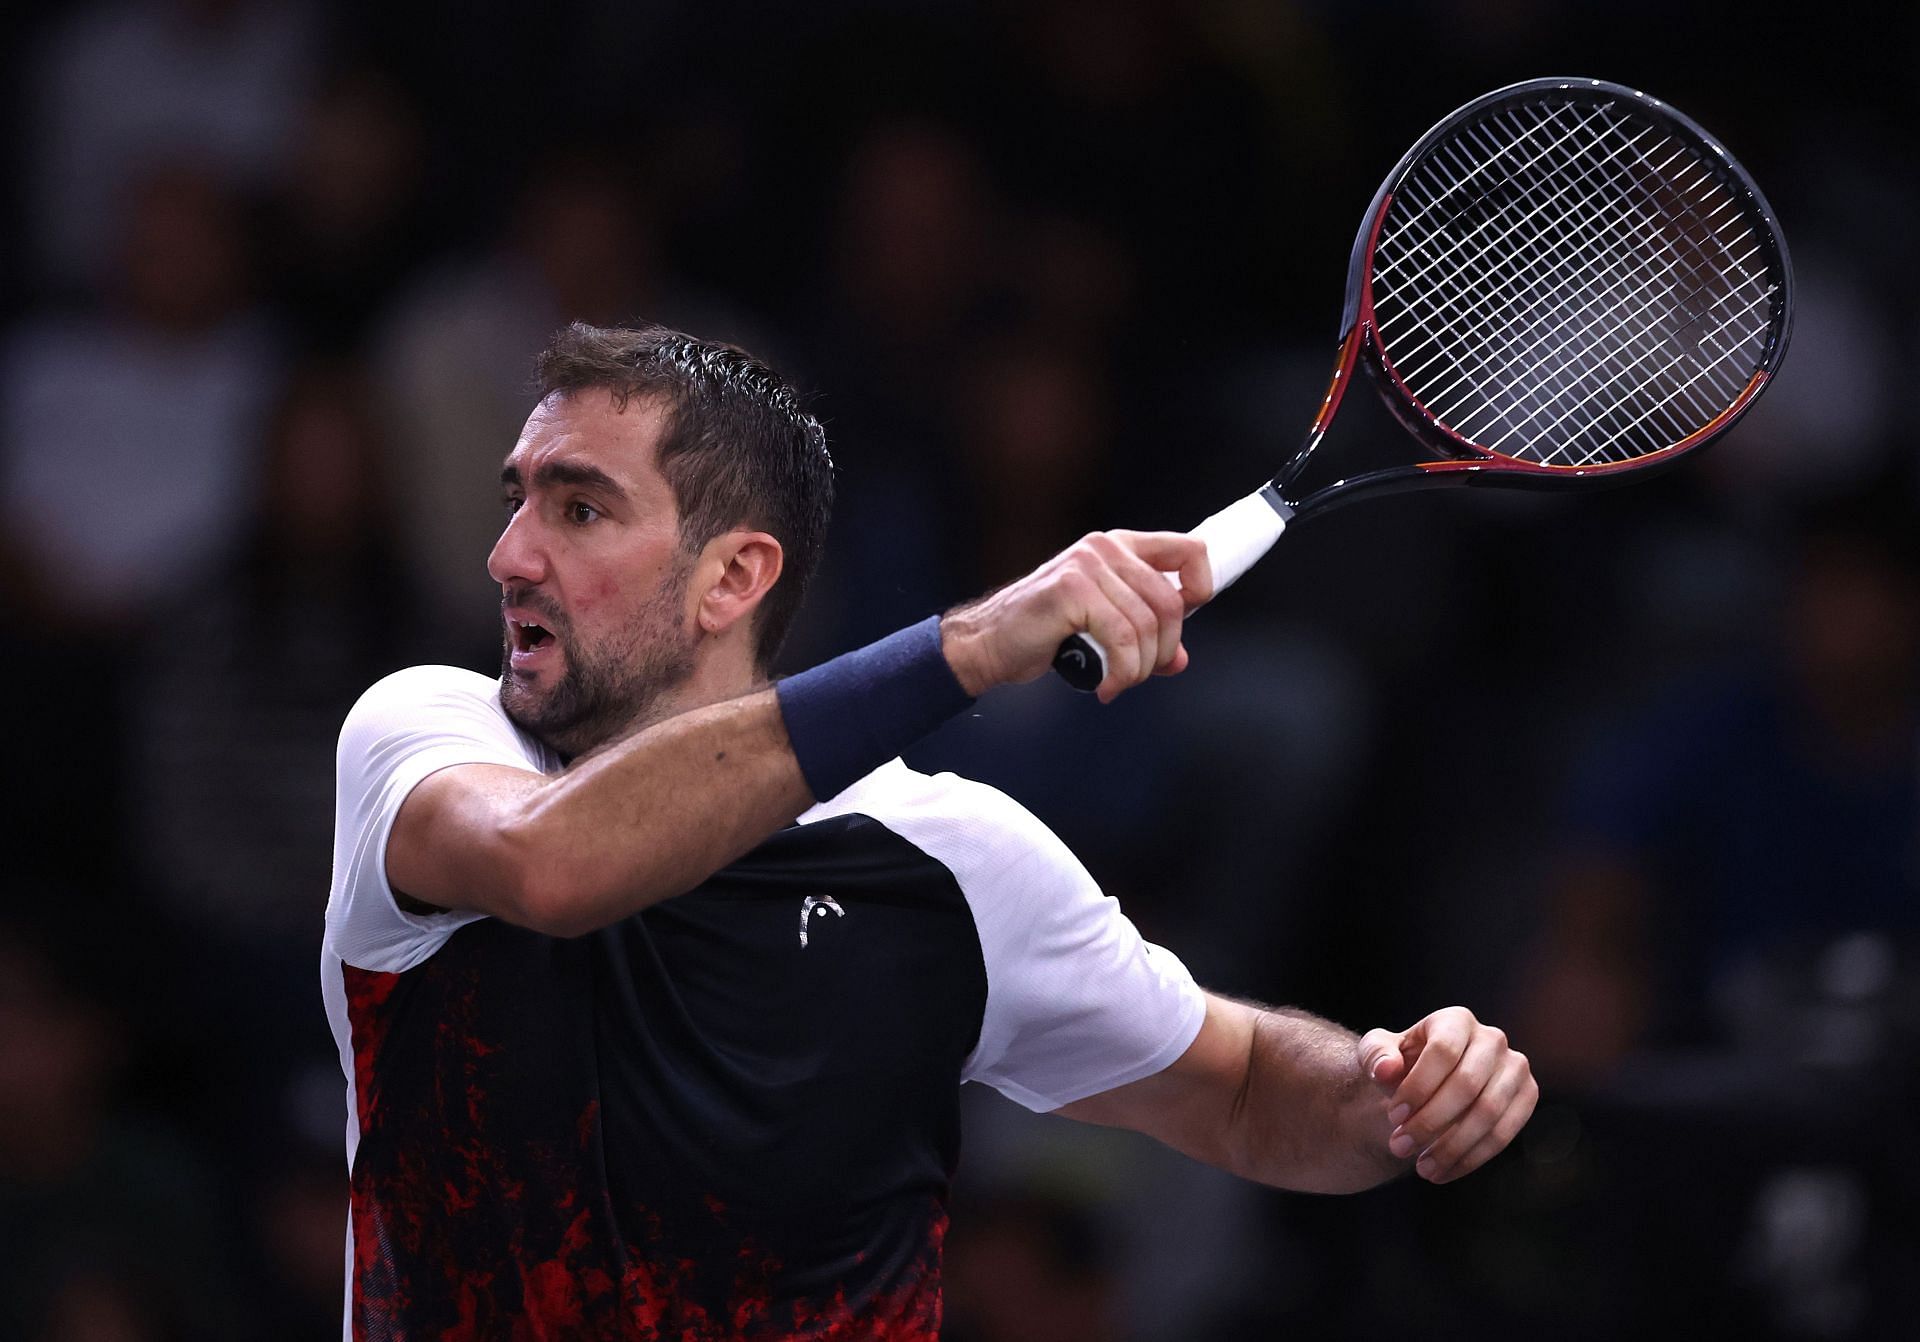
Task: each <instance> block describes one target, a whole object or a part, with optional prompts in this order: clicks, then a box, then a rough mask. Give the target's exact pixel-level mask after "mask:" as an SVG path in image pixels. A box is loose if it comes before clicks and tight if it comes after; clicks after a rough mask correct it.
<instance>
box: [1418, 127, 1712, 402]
mask: <svg viewBox="0 0 1920 1342" xmlns="http://www.w3.org/2000/svg"><path fill="white" fill-rule="evenodd" d="M1540 124H1545V123H1540ZM1479 138H1480V139H1481V141H1482V143H1483V144H1484V143H1485V137H1484V135H1483V136H1481V137H1479ZM1563 138H1564V137H1563ZM1515 143H1521V141H1519V140H1516V141H1515ZM1631 147H1634V148H1638V146H1637V145H1636V146H1631ZM1454 157H1455V158H1456V159H1457V158H1458V154H1457V152H1456V153H1455V154H1454ZM1618 157H1619V151H1618V147H1616V151H1615V152H1614V153H1613V154H1612V155H1609V158H1610V159H1617V158H1618ZM1656 166H1657V165H1656ZM1582 175H1583V176H1585V177H1587V178H1589V179H1590V178H1591V176H1592V174H1591V173H1590V172H1589V173H1585V174H1582ZM1560 177H1561V179H1562V180H1561V183H1560V185H1559V187H1558V188H1557V192H1556V194H1557V195H1559V196H1564V195H1565V194H1566V193H1567V190H1568V185H1569V183H1568V182H1567V181H1566V180H1565V177H1566V175H1565V174H1560ZM1442 180H1447V179H1446V177H1445V174H1442ZM1515 202H1518V203H1521V204H1523V205H1526V206H1530V207H1534V208H1533V209H1531V210H1529V212H1528V215H1529V217H1530V216H1531V215H1532V214H1535V213H1537V212H1538V208H1537V207H1539V206H1540V205H1541V204H1542V203H1543V202H1542V200H1541V198H1540V197H1539V196H1538V194H1537V193H1526V192H1521V193H1519V194H1517V195H1513V196H1512V198H1511V199H1510V200H1509V201H1508V202H1507V208H1506V209H1503V210H1498V211H1495V212H1494V213H1493V214H1492V216H1491V217H1492V218H1495V219H1509V218H1510V217H1511V216H1512V215H1513V214H1514V210H1513V208H1512V207H1513V205H1514V203H1515ZM1547 203H1551V202H1547ZM1637 213H1638V214H1639V216H1640V220H1641V222H1642V224H1643V225H1644V220H1645V218H1646V214H1645V212H1644V211H1637ZM1632 222H1633V221H1632V218H1631V216H1625V215H1616V217H1615V218H1613V219H1610V220H1605V221H1603V223H1602V225H1601V227H1602V229H1603V230H1607V231H1611V232H1614V233H1616V234H1617V233H1618V232H1619V231H1620V229H1621V228H1622V227H1623V225H1625V226H1630V225H1631V223H1632ZM1514 227H1515V225H1514V224H1512V223H1509V224H1508V229H1507V231H1508V232H1509V233H1510V232H1511V231H1512V230H1513V228H1514ZM1587 231H1588V233H1589V234H1591V233H1592V232H1593V229H1592V228H1591V226H1589V228H1588V230H1587ZM1618 241H1619V239H1618V238H1615V239H1613V242H1614V244H1615V247H1616V250H1617V249H1618V248H1617V244H1618ZM1522 255H1523V256H1524V255H1525V253H1524V250H1523V251H1522ZM1680 256H1681V259H1683V260H1685V259H1687V258H1685V256H1684V253H1681V254H1680ZM1529 269H1530V271H1531V273H1528V274H1526V275H1525V278H1526V279H1527V280H1529V281H1531V282H1532V283H1533V285H1534V288H1533V291H1532V297H1533V299H1534V300H1535V301H1534V302H1533V304H1532V306H1531V307H1529V308H1526V309H1523V310H1521V311H1520V312H1519V313H1518V314H1517V319H1516V320H1515V321H1513V322H1510V323H1509V324H1508V329H1506V330H1502V331H1500V332H1497V333H1496V335H1499V336H1505V337H1507V338H1508V339H1507V340H1506V342H1505V344H1504V345H1503V344H1501V343H1500V342H1498V341H1496V342H1494V343H1493V344H1492V345H1491V347H1490V348H1486V349H1483V350H1481V351H1480V352H1479V355H1478V360H1477V362H1478V363H1480V364H1483V365H1488V364H1491V363H1493V362H1495V361H1496V360H1499V359H1504V358H1510V357H1511V350H1510V348H1508V346H1510V345H1511V344H1512V338H1513V336H1514V335H1515V333H1516V330H1517V333H1518V335H1520V336H1522V337H1526V336H1530V335H1533V334H1534V333H1535V332H1536V331H1537V329H1538V328H1539V326H1540V313H1541V309H1542V308H1543V307H1544V308H1545V310H1546V311H1549V312H1551V311H1552V310H1553V305H1551V304H1545V305H1543V304H1541V303H1539V302H1538V301H1537V300H1538V299H1539V297H1540V296H1541V294H1543V293H1551V292H1552V291H1553V287H1554V284H1564V283H1565V276H1564V275H1557V276H1551V277H1549V278H1550V279H1551V280H1552V281H1553V283H1549V284H1545V285H1543V284H1541V283H1540V280H1541V276H1540V274H1539V267H1538V265H1537V264H1535V265H1534V266H1532V267H1530V268H1529ZM1673 269H1674V268H1673V267H1672V266H1669V267H1667V268H1666V271H1665V272H1662V271H1654V272H1650V273H1640V274H1635V273H1633V272H1631V271H1627V270H1623V269H1622V268H1621V267H1620V266H1618V265H1611V266H1609V267H1607V268H1606V269H1605V270H1604V271H1600V272H1597V273H1596V275H1595V276H1594V277H1592V278H1590V280H1589V282H1588V284H1587V285H1586V303H1585V305H1584V306H1585V307H1586V308H1592V307H1593V306H1594V305H1595V304H1596V303H1597V302H1599V301H1601V300H1610V299H1617V298H1619V297H1620V296H1621V295H1622V293H1623V292H1629V291H1630V290H1631V289H1632V288H1639V289H1641V290H1643V291H1645V292H1650V293H1651V294H1653V295H1654V296H1655V297H1657V298H1664V297H1667V296H1669V295H1670V293H1671V289H1672V286H1673V284H1674V283H1675V282H1676V281H1675V280H1672V279H1668V284H1667V286H1666V288H1665V289H1664V290H1663V289H1660V288H1654V289H1651V290H1646V289H1645V286H1646V285H1647V284H1648V283H1649V282H1650V281H1657V280H1660V279H1665V278H1668V274H1669V273H1670V272H1671V271H1672V270H1673ZM1694 287H1695V288H1696V289H1697V288H1698V287H1699V286H1698V285H1697V284H1696V285H1695V286H1694ZM1486 298H1487V295H1484V294H1475V295H1473V297H1472V299H1470V300H1468V305H1469V306H1472V305H1473V303H1475V302H1478V303H1484V302H1485V300H1486ZM1647 307H1648V305H1647V304H1645V303H1642V304H1640V305H1639V306H1638V307H1637V308H1635V307H1629V308H1628V309H1627V314H1628V315H1629V316H1637V315H1640V314H1641V313H1643V312H1644V311H1646V310H1647ZM1560 315H1561V316H1562V317H1563V318H1565V316H1566V314H1565V313H1564V312H1562V313H1561V314H1560ZM1582 318H1585V319H1586V320H1584V321H1582V320H1580V319H1582ZM1592 325H1593V322H1592V320H1591V318H1590V316H1589V314H1588V313H1587V312H1585V311H1576V313H1575V314H1574V320H1573V321H1567V320H1562V321H1560V322H1559V323H1557V324H1556V325H1555V327H1554V328H1552V329H1555V330H1557V331H1559V332H1560V333H1561V334H1562V336H1563V337H1564V336H1565V335H1567V334H1571V335H1572V336H1573V337H1575V339H1572V340H1568V339H1565V338H1562V339H1560V340H1559V341H1558V345H1559V346H1560V348H1561V349H1563V350H1564V349H1565V348H1566V347H1569V346H1571V347H1575V348H1577V347H1578V345H1579V343H1580V341H1579V338H1581V337H1585V336H1587V335H1589V334H1591V327H1592ZM1627 348H1628V350H1629V352H1633V353H1635V354H1636V355H1643V354H1645V353H1647V352H1648V351H1647V350H1646V349H1645V348H1644V347H1642V346H1641V345H1639V344H1638V343H1637V342H1635V341H1631V340H1630V341H1628V342H1627ZM1545 357H1546V359H1547V362H1545V363H1543V364H1541V365H1540V367H1539V368H1537V369H1536V370H1535V372H1536V381H1535V383H1534V384H1533V387H1532V389H1531V394H1530V395H1528V396H1526V397H1524V398H1523V406H1522V408H1526V407H1525V405H1524V401H1526V400H1530V401H1532V402H1533V405H1532V406H1531V408H1530V409H1528V413H1527V414H1525V415H1521V416H1512V415H1509V416H1508V418H1509V419H1517V420H1518V421H1519V422H1518V423H1516V424H1515V426H1514V428H1513V429H1510V430H1509V436H1510V435H1511V433H1512V432H1515V431H1517V430H1519V429H1524V428H1527V427H1530V423H1529V422H1530V421H1532V420H1537V419H1538V418H1539V412H1540V411H1541V410H1542V409H1543V408H1544V407H1545V406H1546V405H1552V404H1556V403H1557V401H1558V400H1561V399H1566V398H1565V395H1564V393H1565V392H1566V391H1567V390H1568V388H1567V387H1566V386H1558V387H1556V386H1555V384H1554V375H1555V374H1557V373H1559V372H1561V371H1562V367H1559V366H1556V364H1555V361H1554V349H1553V347H1552V346H1549V348H1548V350H1547V352H1546V355H1545ZM1638 362H1639V361H1637V360H1628V361H1626V364H1625V365H1623V364H1621V363H1620V362H1618V361H1616V362H1614V363H1612V364H1608V365H1604V366H1606V367H1609V368H1611V369H1613V370H1614V371H1615V372H1617V373H1620V374H1628V373H1632V372H1633V371H1635V369H1636V368H1637V367H1638ZM1557 363H1558V365H1562V366H1564V365H1567V364H1568V363H1569V360H1568V359H1567V358H1566V357H1565V355H1564V353H1563V354H1561V357H1560V358H1559V359H1558V361H1557ZM1468 371H1469V372H1472V371H1477V370H1476V369H1473V368H1469V369H1468ZM1613 380H1614V381H1618V378H1617V377H1615V378H1614V379H1613ZM1459 381H1460V379H1458V378H1456V379H1455V382H1456V384H1457V383H1458V382H1459ZM1444 390H1445V389H1442V391H1444ZM1689 390H1690V389H1686V388H1683V389H1682V392H1681V394H1682V395H1683V396H1686V395H1688V394H1689ZM1556 391H1557V392H1559V393H1561V395H1560V396H1559V397H1555V396H1554V394H1553V393H1555V392H1556ZM1575 404H1577V402H1576V403H1575ZM1439 408H1440V409H1441V410H1442V411H1445V410H1447V409H1448V407H1445V406H1441V407H1439ZM1696 408H1697V407H1696ZM1489 418H1497V416H1490V417H1489ZM1465 427H1467V428H1469V429H1481V428H1484V427H1486V425H1485V424H1484V423H1483V424H1467V425H1466V426H1465Z"/></svg>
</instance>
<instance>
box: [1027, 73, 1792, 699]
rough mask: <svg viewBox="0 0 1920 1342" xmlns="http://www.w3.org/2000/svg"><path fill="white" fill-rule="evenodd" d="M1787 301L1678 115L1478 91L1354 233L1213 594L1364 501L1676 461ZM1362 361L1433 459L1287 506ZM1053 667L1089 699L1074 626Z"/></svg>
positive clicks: (1708, 146)
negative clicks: (1319, 384) (1293, 409)
mask: <svg viewBox="0 0 1920 1342" xmlns="http://www.w3.org/2000/svg"><path fill="white" fill-rule="evenodd" d="M1792 288H1793V276H1792V272H1791V270H1790V268H1789V266H1788V263H1787V247H1786V242H1785V241H1784V240H1783V239H1782V238H1781V236H1780V229H1779V225H1778V224H1776V223H1775V221H1774V217H1773V211H1772V210H1771V209H1770V208H1769V207H1768V205H1767V202H1766V200H1765V198H1764V197H1762V196H1761V194H1760V191H1759V188H1758V187H1756V186H1754V184H1753V181H1752V179H1751V178H1749V177H1748V176H1747V174H1746V172H1745V170H1744V169H1742V168H1741V166H1740V165H1739V164H1738V163H1736V162H1735V161H1734V160H1733V156H1732V155H1730V154H1728V153H1727V151H1726V150H1724V149H1722V148H1721V147H1720V145H1719V144H1718V143H1717V142H1716V141H1714V140H1713V138H1712V137H1710V136H1709V135H1708V134H1707V133H1706V132H1705V131H1703V130H1702V129H1701V128H1700V127H1699V126H1697V125H1695V124H1694V123H1693V122H1692V121H1691V120H1689V119H1688V118H1687V117H1685V116H1682V115H1681V114H1680V113H1679V112H1677V111H1675V110H1674V109H1673V108H1671V107H1668V106H1667V105H1666V104H1664V103H1662V102H1659V101H1658V100H1656V99H1653V98H1649V97H1648V96H1647V95H1645V94H1644V93H1638V92H1635V91H1634V90H1632V89H1628V88H1622V87H1621V86H1620V85H1618V84H1607V83H1602V82H1601V81H1599V80H1595V79H1534V80H1529V81H1527V82H1526V83H1523V84H1514V85H1512V86H1510V87H1508V88H1504V89H1499V90H1497V91H1495V92H1493V93H1489V94H1487V95H1486V96H1485V97H1482V98H1477V99H1475V100H1474V101H1473V102H1470V103H1468V104H1467V105H1466V106H1465V107H1462V108H1461V109H1459V110H1458V111H1457V112H1454V113H1453V114H1452V115H1451V116H1449V117H1447V118H1446V119H1445V120H1444V121H1442V122H1440V124H1439V125H1437V126H1435V127H1434V128H1433V129H1432V130H1430V131H1428V132H1427V133H1426V134H1425V135H1424V136H1422V137H1421V139H1420V142H1419V143H1418V144H1416V145H1414V147H1413V148H1412V149H1411V150H1409V151H1408V152H1407V155H1406V157H1405V158H1403V159H1401V160H1400V163H1399V165H1398V166H1397V167H1395V168H1394V170H1393V171H1392V172H1391V173H1389V174H1388V175H1387V180H1386V181H1385V182H1383V183H1382V184H1381V186H1380V191H1379V194H1377V195H1376V196H1375V197H1374V200H1373V204H1372V205H1371V206H1370V207H1369V208H1368V210H1367V213H1366V217H1365V218H1364V219H1362V220H1361V223H1360V233H1359V236H1358V237H1357V238H1355V240H1354V244H1353V258H1352V260H1351V262H1350V263H1349V265H1348V270H1347V301H1346V307H1345V309H1344V311H1343V313H1342V316H1341V331H1340V354H1339V359H1338V361H1337V362H1336V364H1335V366H1334V371H1333V382H1332V384H1331V385H1330V386H1329V387H1328V388H1327V395H1326V399H1325V401H1324V402H1323V403H1322V404H1321V406H1320V413H1319V414H1318V415H1317V416H1315V418H1314V421H1313V426H1312V428H1311V429H1310V430H1309V431H1308V433H1307V439H1306V442H1305V443H1304V444H1303V445H1302V446H1301V448H1300V450H1299V451H1298V452H1296V453H1294V455H1293V457H1292V459H1291V460H1289V461H1288V462H1287V464H1286V465H1285V466H1284V467H1283V468H1282V469H1281V471H1280V473H1279V474H1278V475H1276V476H1275V477H1274V478H1273V479H1272V481H1270V482H1269V483H1267V484H1265V485H1263V486H1261V487H1260V488H1259V489H1257V490H1255V491H1254V492H1253V493H1251V494H1249V495H1247V496H1246V497H1245V498H1243V499H1241V500H1239V501H1238V502H1237V503H1234V504H1231V505H1229V506H1228V507H1226V508H1224V509H1222V510H1221V511H1220V512H1217V513H1215V514H1214V515H1213V516H1212V517H1209V518H1208V519H1207V520H1206V521H1204V522H1202V523H1201V524H1200V525H1199V526H1197V527H1195V528H1194V529H1193V534H1194V535H1196V536H1198V537H1200V538H1201V539H1202V540H1204V541H1205V542H1206V545H1207V555H1208V558H1209V559H1210V560H1211V562H1212V565H1213V584H1214V592H1215V594H1216V595H1218V593H1219V592H1221V591H1223V590H1225V589H1226V587H1227V586H1228V585H1229V584H1231V583H1232V582H1234V581H1235V580H1236V579H1238V578H1239V577H1240V575H1241V574H1243V573H1245V572H1246V571H1247V570H1248V569H1249V568H1250V567H1252V565H1253V564H1254V562H1255V561H1256V560H1258V559H1259V558H1260V557H1261V556H1262V555H1264V554H1265V553H1266V552H1267V551H1268V550H1269V549H1271V548H1272V547H1273V543H1274V542H1275V541H1277V540H1278V539H1279V538H1280V535H1281V533H1282V532H1283V531H1285V530H1286V528H1287V527H1288V525H1289V524H1290V523H1294V522H1296V521H1298V520H1300V519H1304V518H1306V517H1308V516H1310V515H1312V514H1314V513H1317V512H1324V511H1326V510H1328V509H1331V508H1333V507H1336V506H1338V505H1340V504H1343V503H1348V502H1351V501H1352V500H1354V499H1358V498H1367V497H1371V496H1374V495H1379V494H1390V493H1396V492H1399V491H1401V490H1408V489H1428V488H1434V487H1438V486H1442V485H1512V486H1519V487H1523V488H1555V487H1562V486H1571V487H1581V486H1594V485H1601V484H1607V483H1613V482H1617V481H1620V480H1624V479H1627V478H1629V477H1636V478H1637V477H1638V475H1639V474H1640V473H1643V472H1650V471H1654V470H1658V469H1660V468H1662V467H1664V466H1668V465H1671V464H1672V463H1673V462H1675V461H1677V460H1679V459H1680V457H1682V456H1683V455H1685V454H1686V453H1688V452H1691V451H1693V450H1695V449H1696V448H1699V447H1702V446H1704V445H1705V444H1707V443H1709V442H1711V441H1712V440H1713V439H1714V438H1716V437H1718V436H1719V435H1720V434H1722V433H1725V432H1726V431H1727V429H1728V428H1730V427H1731V426H1732V425H1733V422H1734V421H1735V420H1737V419H1739V418H1740V416H1741V415H1742V414H1743V413H1744V412H1745V411H1746V409H1747V407H1749V406H1751V405H1752V404H1753V402H1754V398H1756V397H1757V396H1759V394H1760V392H1761V390H1762V389H1763V388H1764V387H1765V386H1766V385H1767V381H1768V379H1769V378H1771V377H1772V376H1773V374H1774V372H1775V371H1776V370H1777V369H1778V368H1779V367H1780V360H1781V357H1782V356H1783V355H1784V354H1785V353H1786V348H1787V333H1788V329H1789V327H1790V325H1791V318H1792V311H1793V309H1792ZM1361 364H1364V365H1365V367H1366V369H1367V371H1368V373H1369V374H1371V375H1372V377H1373V380H1374V384H1375V385H1376V386H1377V387H1378V388H1379V389H1380V394H1381V395H1382V396H1383V397H1384V398H1385V400H1386V402H1387V404H1388V406H1389V407H1391V408H1392V410H1393V412H1394V414H1395V416H1396V417H1397V418H1398V419H1399V420H1400V422H1401V423H1402V424H1404V425H1405V426H1406V427H1407V429H1408V430H1409V431H1410V432H1411V433H1412V434H1413V435H1414V437H1415V438H1416V439H1418V440H1419V441H1420V443H1421V444H1422V445H1423V446H1424V447H1426V448H1427V449H1428V450H1429V451H1431V452H1433V453H1435V456H1434V457H1433V458H1432V459H1431V460H1427V461H1422V462H1419V463H1418V464H1413V465H1406V466H1397V467H1392V468H1389V469H1385V470H1376V471H1370V472H1367V473H1365V474H1362V475H1357V476H1354V477H1353V478H1351V479H1345V480H1340V481H1337V482H1335V483H1333V484H1331V485H1328V486H1326V487H1325V488H1323V489H1319V490H1316V491H1315V492H1314V493H1312V494H1309V495H1307V496H1306V497H1305V498H1301V499H1294V498H1291V497H1289V494H1288V490H1289V487H1290V486H1291V485H1292V484H1293V482H1294V481H1295V479H1297V478H1298V476H1299V475H1300V472H1301V471H1302V470H1303V469H1304V468H1305V466H1306V464H1307V460H1308V458H1309V457H1311V456H1312V455H1313V452H1314V449H1315V448H1317V447H1318V446H1319V445H1320V440H1321V438H1322V437H1324V436H1325V434H1326V431H1327V426H1328V425H1329V424H1331V423H1332V422H1333V416H1334V412H1335V411H1337V410H1338V409H1339V407H1340V400H1341V397H1343V396H1344V395H1345V394H1346V391H1347V387H1348V384H1349V383H1350V382H1351V381H1352V380H1353V372H1354V368H1355V367H1356V366H1357V365H1361ZM1169 576H1172V575H1169ZM1053 665H1054V669H1055V670H1057V671H1058V672H1059V673H1060V674H1061V675H1062V676H1064V677H1065V678H1066V679H1067V681H1068V683H1069V684H1071V685H1073V687H1074V688H1075V689H1081V690H1091V689H1093V688H1094V687H1095V686H1096V685H1098V684H1099V683H1100V681H1101V680H1102V679H1103V678H1104V676H1105V674H1106V654H1105V652H1104V651H1103V650H1102V649H1101V648H1100V647H1099V645H1098V644H1096V643H1095V642H1094V641H1093V640H1092V639H1091V638H1089V637H1088V636H1087V635H1085V634H1076V635H1074V636H1073V637H1071V638H1069V639H1067V641H1066V642H1064V643H1062V644H1061V645H1060V651H1059V654H1058V655H1057V656H1056V657H1055V658H1054V663H1053Z"/></svg>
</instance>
